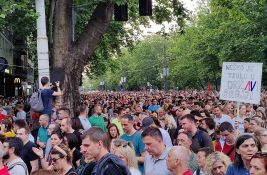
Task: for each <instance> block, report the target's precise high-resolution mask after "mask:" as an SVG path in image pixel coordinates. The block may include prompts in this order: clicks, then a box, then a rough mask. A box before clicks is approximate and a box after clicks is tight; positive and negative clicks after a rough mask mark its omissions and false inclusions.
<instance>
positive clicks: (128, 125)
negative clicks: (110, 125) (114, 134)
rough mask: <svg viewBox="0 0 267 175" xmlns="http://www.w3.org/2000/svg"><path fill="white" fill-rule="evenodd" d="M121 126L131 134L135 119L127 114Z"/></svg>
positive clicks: (122, 119)
mask: <svg viewBox="0 0 267 175" xmlns="http://www.w3.org/2000/svg"><path fill="white" fill-rule="evenodd" d="M121 126H122V129H123V131H124V132H125V133H127V134H130V132H131V131H132V130H133V129H134V118H133V116H132V115H130V114H125V115H124V116H123V117H122V118H121Z"/></svg>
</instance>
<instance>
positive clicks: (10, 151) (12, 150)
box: [3, 137, 23, 159]
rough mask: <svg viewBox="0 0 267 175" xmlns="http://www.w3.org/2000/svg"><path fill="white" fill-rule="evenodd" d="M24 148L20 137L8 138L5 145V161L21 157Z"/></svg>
mask: <svg viewBox="0 0 267 175" xmlns="http://www.w3.org/2000/svg"><path fill="white" fill-rule="evenodd" d="M22 148H23V142H22V140H21V139H20V138H18V137H13V138H7V139H6V140H5V141H4V143H3V149H4V156H3V159H9V158H10V157H14V156H19V155H20V152H21V150H22Z"/></svg>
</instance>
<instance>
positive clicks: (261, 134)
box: [254, 128, 267, 152]
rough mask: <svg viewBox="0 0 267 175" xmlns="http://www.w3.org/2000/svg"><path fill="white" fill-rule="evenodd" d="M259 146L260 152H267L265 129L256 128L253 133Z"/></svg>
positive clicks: (266, 132) (266, 133) (266, 131)
mask: <svg viewBox="0 0 267 175" xmlns="http://www.w3.org/2000/svg"><path fill="white" fill-rule="evenodd" d="M254 134H255V136H256V137H257V139H258V140H259V141H260V144H261V151H262V152H267V130H266V129H265V128H258V129H256V130H255V132H254Z"/></svg>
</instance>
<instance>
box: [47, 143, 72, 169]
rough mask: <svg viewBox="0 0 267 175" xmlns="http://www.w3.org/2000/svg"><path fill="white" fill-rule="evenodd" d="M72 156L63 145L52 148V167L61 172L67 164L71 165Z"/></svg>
mask: <svg viewBox="0 0 267 175" xmlns="http://www.w3.org/2000/svg"><path fill="white" fill-rule="evenodd" d="M71 159H72V154H71V152H70V149H69V148H68V147H67V146H66V145H64V144H59V145H56V146H54V147H53V148H52V150H51V160H52V165H53V167H55V169H57V170H63V169H64V167H65V166H66V165H67V164H69V165H71Z"/></svg>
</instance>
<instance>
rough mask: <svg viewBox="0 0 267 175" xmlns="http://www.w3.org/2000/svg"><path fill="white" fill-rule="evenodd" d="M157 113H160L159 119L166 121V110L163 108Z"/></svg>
mask: <svg viewBox="0 0 267 175" xmlns="http://www.w3.org/2000/svg"><path fill="white" fill-rule="evenodd" d="M157 113H158V118H159V119H164V114H165V112H164V109H163V108H159V109H158V111H157Z"/></svg>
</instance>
